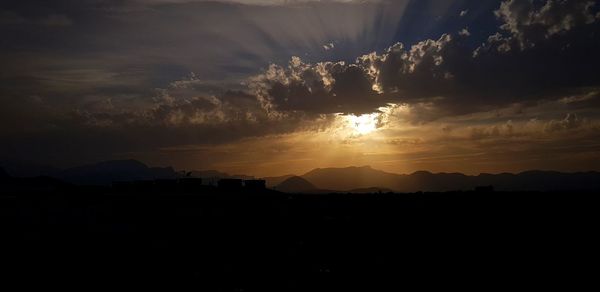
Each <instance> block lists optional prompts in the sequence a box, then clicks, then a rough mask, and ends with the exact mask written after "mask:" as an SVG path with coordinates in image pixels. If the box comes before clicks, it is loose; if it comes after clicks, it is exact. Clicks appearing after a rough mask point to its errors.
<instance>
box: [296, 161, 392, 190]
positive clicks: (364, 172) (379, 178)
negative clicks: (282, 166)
mask: <svg viewBox="0 0 600 292" xmlns="http://www.w3.org/2000/svg"><path fill="white" fill-rule="evenodd" d="M302 177H303V178H305V179H306V180H308V181H309V182H311V183H312V184H314V185H315V186H316V187H317V188H320V189H330V190H337V191H349V190H353V189H361V188H371V187H383V188H390V189H396V187H397V186H398V175H397V174H392V173H387V172H383V171H380V170H375V169H373V168H371V167H370V166H363V167H347V168H317V169H314V170H312V171H310V172H308V173H306V174H304V175H302Z"/></svg>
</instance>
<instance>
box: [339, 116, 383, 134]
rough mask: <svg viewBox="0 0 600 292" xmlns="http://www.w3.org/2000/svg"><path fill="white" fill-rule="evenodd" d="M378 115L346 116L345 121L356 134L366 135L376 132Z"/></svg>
mask: <svg viewBox="0 0 600 292" xmlns="http://www.w3.org/2000/svg"><path fill="white" fill-rule="evenodd" d="M378 119H379V114H376V113H374V114H364V115H360V116H356V115H347V116H346V120H347V122H348V124H349V125H350V127H351V128H352V129H353V130H354V132H355V133H356V134H359V135H366V134H369V133H372V132H374V131H376V130H377V124H378Z"/></svg>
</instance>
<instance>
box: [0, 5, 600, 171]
mask: <svg viewBox="0 0 600 292" xmlns="http://www.w3.org/2000/svg"><path fill="white" fill-rule="evenodd" d="M234 2H235V1H234ZM242 2H244V1H242ZM309 2H310V3H308V4H307V3H301V4H297V3H296V4H294V5H269V6H256V5H247V4H248V3H246V2H244V3H245V4H240V3H230V2H228V3H218V2H210V1H208V2H204V1H200V2H198V1H190V2H188V1H168V0H167V1H162V0H161V1H152V3H151V4H148V2H145V3H144V2H141V1H108V0H86V1H67V0H62V1H25V2H24V1H6V2H4V1H3V3H2V6H1V8H0V23H1V24H2V27H0V32H2V34H3V35H4V36H5V37H3V40H0V52H2V56H0V61H2V63H3V66H4V70H2V72H0V105H1V106H0V114H1V115H2V119H3V122H2V123H1V124H0V134H1V135H2V142H0V150H2V154H3V155H6V156H14V157H23V156H27V155H32V153H37V154H36V155H38V156H39V157H38V158H39V159H43V158H44V157H49V153H53V154H52V155H54V157H55V158H56V160H57V161H58V160H60V159H62V157H65V156H69V155H71V156H73V160H77V159H80V158H81V157H86V159H92V158H94V157H105V156H109V155H111V154H115V153H129V152H132V151H153V150H156V149H158V148H160V147H168V146H174V145H187V144H218V143H224V142H230V141H236V140H240V139H243V138H245V137H259V136H263V135H269V134H280V133H290V132H293V131H297V130H299V129H307V128H311V127H312V128H319V127H320V126H321V125H323V124H327V123H328V122H331V120H332V119H334V115H333V114H336V113H351V114H356V115H359V114H364V113H372V112H375V111H377V110H378V109H379V108H380V107H382V106H386V105H387V104H388V103H395V104H405V105H407V106H408V107H409V108H410V111H408V112H406V113H405V115H406V116H405V117H404V118H406V119H407V120H410V121H412V122H414V123H423V122H431V121H435V120H438V119H441V118H448V117H456V116H458V115H464V114H472V113H477V112H484V111H491V110H493V109H496V108H500V107H507V106H510V105H514V104H519V106H520V107H523V108H526V107H527V106H533V105H537V104H539V103H541V102H546V101H548V100H560V101H561V102H562V103H561V104H562V105H564V106H565V108H566V109H568V110H572V111H573V113H572V114H571V115H568V116H567V117H566V118H565V119H560V118H558V119H555V121H553V122H549V123H548V125H547V126H546V129H547V132H549V133H550V132H552V133H560V132H561V130H568V129H576V128H577V127H579V126H581V125H582V123H584V122H583V121H584V120H585V118H589V117H590V116H591V117H592V118H597V117H596V116H594V115H597V112H594V111H595V110H594V109H597V108H598V106H599V105H600V104H599V98H598V94H597V92H598V88H600V74H598V68H600V56H599V55H598V52H599V51H600V35H599V32H600V14H598V12H597V10H598V8H599V7H597V6H598V5H596V4H595V3H594V2H592V1H554V0H548V1H517V0H510V1H502V2H500V1H497V2H493V1H490V2H492V4H493V6H494V8H493V9H492V10H490V9H487V8H488V6H490V5H492V4H490V3H486V4H482V5H481V6H484V7H485V8H486V9H487V10H486V9H480V8H478V7H481V6H478V3H480V2H481V1H375V2H371V1H366V2H364V1H358V2H353V3H341V2H338V1H323V2H312V1H309ZM417 8H418V9H417ZM415 9H417V10H415ZM423 11H426V12H423ZM466 11H468V13H466ZM493 11H495V13H494V12H493ZM442 14H443V15H449V16H446V17H438V16H439V15H442ZM478 18H485V19H486V21H489V22H491V23H494V21H495V22H496V23H495V27H493V29H491V30H490V29H488V27H487V26H486V25H481V26H476V25H475V24H478V23H480V22H483V21H480V20H478ZM416 19H418V20H419V21H420V22H418V21H417V20H416ZM478 21H480V22H478ZM485 23H487V22H485ZM414 24H421V25H414ZM408 30H414V31H417V32H418V33H415V34H414V35H404V34H407V31H408ZM442 30H444V31H442ZM399 35H402V38H404V40H405V41H404V43H400V42H399V43H396V44H394V45H391V46H390V44H393V43H395V42H396V41H398V40H399V39H400V38H399V37H398V36H399ZM432 35H435V37H432ZM483 35H485V37H484V38H481V36H483ZM417 38H418V41H414V40H415V39H417ZM427 38H431V39H427ZM333 44H335V46H334V45H333ZM384 44H385V45H384ZM324 45H325V46H326V48H329V49H324V47H323V46H324ZM384 47H387V48H386V49H383V48H384ZM382 49H383V50H382ZM370 51H375V52H374V53H368V52H370ZM377 52H379V53H377ZM291 56H300V57H294V58H291V61H289V64H286V62H288V60H290V57H291ZM357 56H358V58H356V57H357ZM261 68H264V69H262V71H261ZM586 108H587V109H588V112H583V110H584V109H586ZM590 109H591V110H590ZM509 126H510V125H508V124H507V125H502V126H498V127H497V128H496V129H494V128H482V129H483V130H473V132H472V133H471V134H472V136H473V137H478V138H481V139H486V138H490V137H492V138H498V137H502V134H503V133H507V132H508V131H511V130H510V129H509V128H510V127H509ZM448 129H450V128H448ZM448 132H450V131H448ZM562 132H565V131H562ZM76 157H78V158H76Z"/></svg>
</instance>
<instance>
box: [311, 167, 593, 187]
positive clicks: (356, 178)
mask: <svg viewBox="0 0 600 292" xmlns="http://www.w3.org/2000/svg"><path fill="white" fill-rule="evenodd" d="M302 178H304V179H306V180H307V181H309V182H311V183H312V184H313V185H315V187H316V188H318V189H331V190H338V191H348V192H352V191H356V190H359V191H361V190H365V189H372V188H381V189H390V190H394V191H396V192H407V193H408V192H418V191H430V192H437V191H451V190H472V189H474V188H475V187H477V186H490V185H491V186H494V188H495V189H496V190H500V191H558V190H600V173H598V172H577V173H561V172H555V171H526V172H522V173H519V174H510V173H501V174H480V175H477V176H468V175H464V174H462V173H431V172H428V171H417V172H414V173H412V174H393V173H387V172H383V171H380V170H376V169H373V168H371V167H369V166H363V167H347V168H317V169H314V170H312V171H310V172H308V173H306V174H304V175H302Z"/></svg>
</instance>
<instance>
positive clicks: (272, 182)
mask: <svg viewBox="0 0 600 292" xmlns="http://www.w3.org/2000/svg"><path fill="white" fill-rule="evenodd" d="M293 176H295V175H293V174H288V175H282V176H270V177H263V178H262V179H264V180H265V181H266V182H267V187H269V188H272V187H275V186H276V185H278V184H280V183H282V182H283V181H285V180H286V179H288V178H290V177H293Z"/></svg>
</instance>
